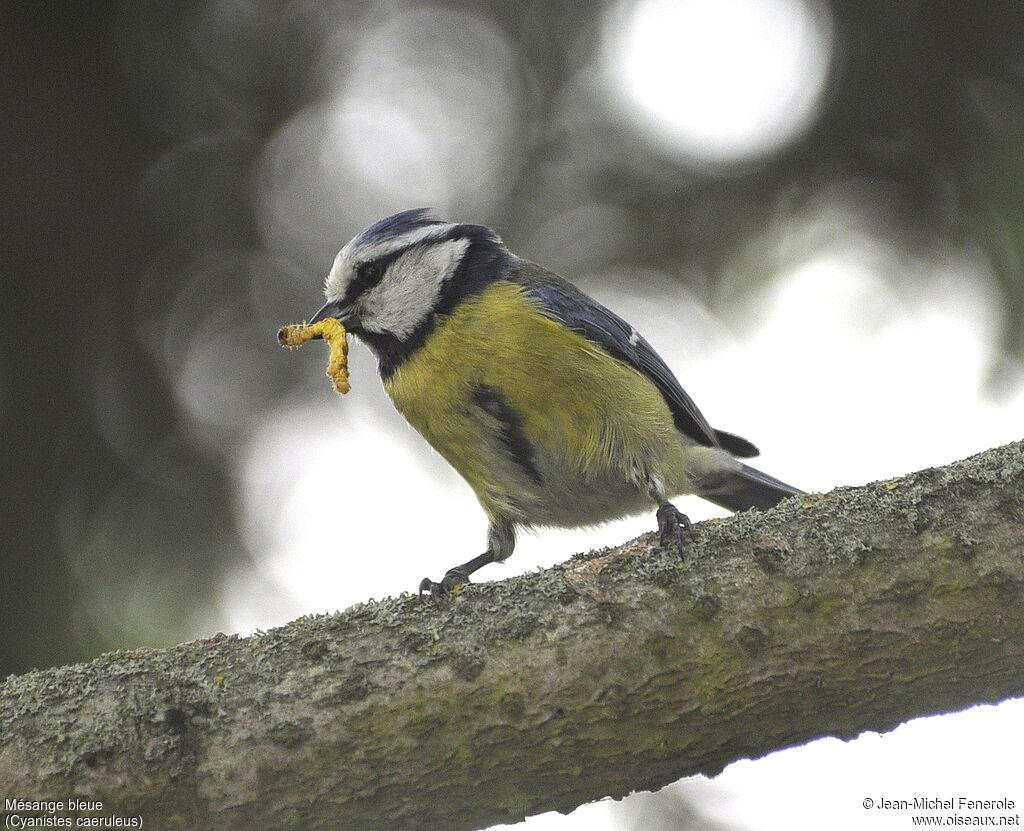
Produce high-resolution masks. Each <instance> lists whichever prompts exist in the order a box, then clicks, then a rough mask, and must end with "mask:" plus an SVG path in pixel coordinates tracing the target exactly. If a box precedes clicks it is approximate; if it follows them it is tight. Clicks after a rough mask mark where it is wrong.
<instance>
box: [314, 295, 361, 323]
mask: <svg viewBox="0 0 1024 831" xmlns="http://www.w3.org/2000/svg"><path fill="white" fill-rule="evenodd" d="M328 317H334V318H337V319H338V321H339V322H340V323H341V325H342V326H348V325H349V323H350V322H351V321H352V309H351V308H350V307H344V306H341V305H340V304H339V303H337V302H336V301H331V302H329V303H324V305H323V306H321V307H320V309H319V310H318V311H317V313H316V314H315V315H313V317H312V318H311V319H310V321H309V322H310V323H319V322H320V321H321V320H324V319H326V318H328Z"/></svg>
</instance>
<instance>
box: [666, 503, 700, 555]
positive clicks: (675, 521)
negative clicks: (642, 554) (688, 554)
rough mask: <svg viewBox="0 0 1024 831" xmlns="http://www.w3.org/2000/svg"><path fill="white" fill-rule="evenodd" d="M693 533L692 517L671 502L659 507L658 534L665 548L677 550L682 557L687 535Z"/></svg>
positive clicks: (672, 550)
mask: <svg viewBox="0 0 1024 831" xmlns="http://www.w3.org/2000/svg"><path fill="white" fill-rule="evenodd" d="M692 533H693V523H692V522H690V518H689V517H688V516H687V515H686V514H684V513H683V512H682V511H680V510H679V509H678V508H677V507H676V506H675V505H673V504H672V503H671V502H666V503H665V504H664V505H661V506H660V507H659V508H658V536H659V537H660V541H661V547H662V549H663V550H665V551H671V552H675V553H676V554H677V555H678V556H679V557H680V559H682V557H683V553H684V550H685V548H686V537H688V536H690V535H691V534H692Z"/></svg>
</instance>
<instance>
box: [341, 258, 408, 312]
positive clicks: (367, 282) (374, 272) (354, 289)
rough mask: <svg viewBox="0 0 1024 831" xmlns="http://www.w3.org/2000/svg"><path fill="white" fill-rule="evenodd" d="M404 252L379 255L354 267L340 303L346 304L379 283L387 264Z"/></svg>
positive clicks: (385, 271)
mask: <svg viewBox="0 0 1024 831" xmlns="http://www.w3.org/2000/svg"><path fill="white" fill-rule="evenodd" d="M404 253H405V251H404V250H403V251H397V252H395V253H393V254H388V255H387V256H386V257H381V258H380V259H377V260H370V261H368V262H365V263H361V264H360V265H359V267H358V268H357V269H356V276H355V278H354V279H353V280H352V282H351V283H349V284H348V288H347V289H346V290H345V297H344V298H343V300H342V304H343V305H348V304H350V303H352V302H353V301H354V300H355V299H356V298H358V297H359V296H360V295H362V294H365V293H366V292H368V291H369V290H370V289H372V288H373V287H374V286H377V285H380V281H381V280H383V279H384V275H385V274H386V273H387V270H388V266H389V265H391V263H392V262H393V261H394V260H395V259H396V258H398V257H399V256H400V255H402V254H404Z"/></svg>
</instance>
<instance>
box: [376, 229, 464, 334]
mask: <svg viewBox="0 0 1024 831" xmlns="http://www.w3.org/2000/svg"><path fill="white" fill-rule="evenodd" d="M468 247H469V240H468V239H457V240H449V241H447V242H437V243H428V244H425V245H419V246H416V247H415V248H412V249H410V250H409V251H408V252H407V253H405V254H403V255H402V256H400V257H399V258H398V259H397V260H395V261H394V262H393V263H392V264H391V265H390V267H389V268H388V271H387V274H386V275H385V276H384V279H383V280H382V281H381V283H380V285H379V286H377V287H376V288H374V289H372V290H371V291H370V292H369V293H368V294H367V295H366V297H365V298H364V300H363V303H362V307H363V315H362V317H363V319H362V326H363V328H365V329H368V330H369V331H371V332H387V333H389V334H392V335H394V336H395V337H397V338H399V339H402V338H406V337H408V336H409V335H411V334H412V333H413V332H414V331H415V330H416V327H417V326H419V325H420V323H422V322H423V321H424V320H426V318H427V317H428V316H429V315H430V313H431V312H433V310H434V307H435V306H436V305H437V300H438V298H439V297H440V296H441V289H442V287H443V286H444V284H445V283H446V282H447V281H448V280H449V279H451V277H452V275H453V274H454V273H455V269H457V268H458V267H459V262H460V261H461V260H462V257H463V256H464V255H465V253H466V249H467V248H468Z"/></svg>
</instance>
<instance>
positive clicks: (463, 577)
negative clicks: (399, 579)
mask: <svg viewBox="0 0 1024 831" xmlns="http://www.w3.org/2000/svg"><path fill="white" fill-rule="evenodd" d="M468 584H469V575H468V574H467V573H466V572H465V571H463V570H462V569H460V568H451V569H448V571H447V572H446V573H445V575H444V577H442V578H441V582H440V583H435V582H434V581H433V580H431V579H430V578H429V577H424V578H423V579H422V580H421V581H420V595H421V596H422V595H423V593H424V592H427V591H429V592H430V596H431V597H432V598H434V600H440V599H441V598H443V597H447V596H448V595H450V594H460V593H461V592H462V590H463V588H465V586H467V585H468Z"/></svg>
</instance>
